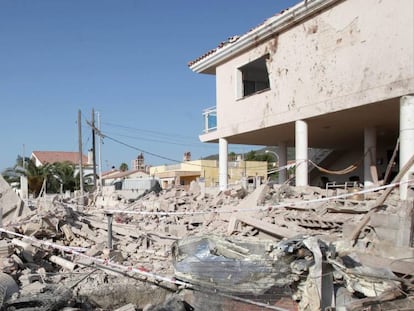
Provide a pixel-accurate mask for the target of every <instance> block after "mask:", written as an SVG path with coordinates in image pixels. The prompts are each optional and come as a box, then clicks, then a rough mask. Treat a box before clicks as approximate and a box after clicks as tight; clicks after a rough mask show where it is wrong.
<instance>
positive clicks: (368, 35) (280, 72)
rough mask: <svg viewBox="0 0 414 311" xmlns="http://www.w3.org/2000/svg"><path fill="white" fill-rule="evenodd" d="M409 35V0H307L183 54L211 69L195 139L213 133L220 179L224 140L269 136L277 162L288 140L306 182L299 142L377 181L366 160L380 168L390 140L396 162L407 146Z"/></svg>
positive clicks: (413, 9)
mask: <svg viewBox="0 0 414 311" xmlns="http://www.w3.org/2000/svg"><path fill="white" fill-rule="evenodd" d="M270 15H271V14H270ZM413 38H414V1H410V0H394V1H378V0H364V1H360V0H307V1H302V2H299V3H298V4H297V5H295V6H293V7H291V8H289V9H287V10H285V11H283V12H281V13H280V14H278V15H274V16H272V17H270V18H269V19H267V20H266V21H265V22H264V23H263V24H261V25H259V26H257V27H256V28H254V29H252V30H250V31H248V32H247V33H245V34H243V35H241V36H234V37H231V38H230V39H228V40H227V41H225V42H223V43H221V44H220V45H219V46H218V47H217V48H215V49H213V50H212V51H208V52H207V53H205V54H204V55H202V56H200V57H198V58H197V59H195V60H193V61H191V62H190V63H189V67H190V69H191V70H193V71H194V72H196V73H204V74H211V75H215V78H216V100H217V102H216V103H215V107H211V108H208V109H206V110H205V111H204V116H205V120H206V124H205V131H204V133H202V134H201V135H200V140H201V141H203V142H218V143H219V156H220V160H219V161H220V187H221V188H223V189H225V188H226V187H227V175H228V174H227V155H228V147H227V146H228V144H229V143H230V144H247V145H266V146H278V148H279V149H278V150H279V151H278V153H279V161H280V162H279V163H280V166H283V165H285V164H286V162H287V158H286V149H287V147H295V157H296V166H297V167H296V184H297V185H307V184H308V183H309V169H310V167H309V166H310V165H311V164H310V162H309V161H308V160H309V154H308V150H309V148H323V149H330V150H334V151H335V152H336V161H334V162H333V163H331V164H330V166H329V168H330V169H332V170H339V169H341V168H344V167H346V165H345V164H351V163H357V164H358V167H357V170H355V171H354V172H352V174H357V175H359V176H360V177H361V180H362V181H363V183H364V185H365V186H373V185H375V184H377V176H376V174H375V170H373V167H374V168H375V169H376V170H377V172H378V173H377V174H378V175H381V173H383V172H384V171H385V169H386V167H387V164H388V162H389V161H390V158H391V155H392V153H393V150H394V148H395V146H396V143H397V141H398V140H399V158H398V157H397V160H396V161H395V162H397V163H398V164H399V166H400V167H401V166H402V165H403V164H405V163H406V162H407V161H408V159H409V158H410V157H411V156H412V155H413V154H414V120H413V119H414V117H413V116H414V59H413V50H414V44H413ZM213 105H214V103H212V106H213ZM359 160H360V161H359ZM413 170H414V168H413V167H412V168H411V171H413ZM285 174H286V173H285V172H284V171H282V172H281V175H282V177H283V178H286V175H285ZM407 176H408V174H407V175H406V177H405V179H407V178H408V177H407ZM346 177H349V176H346ZM407 191H409V190H407V187H405V188H404V187H402V191H401V195H402V197H406V196H407Z"/></svg>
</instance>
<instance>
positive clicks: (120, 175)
mask: <svg viewBox="0 0 414 311" xmlns="http://www.w3.org/2000/svg"><path fill="white" fill-rule="evenodd" d="M149 176H150V175H149V174H148V173H146V172H144V171H142V170H129V171H120V170H112V171H109V172H105V173H102V182H103V186H111V185H114V183H115V182H117V181H123V180H126V179H131V180H132V179H139V178H148V177H149Z"/></svg>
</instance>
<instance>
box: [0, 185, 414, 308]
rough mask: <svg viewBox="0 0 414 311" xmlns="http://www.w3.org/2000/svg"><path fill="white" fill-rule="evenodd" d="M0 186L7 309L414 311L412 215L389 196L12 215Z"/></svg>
mask: <svg viewBox="0 0 414 311" xmlns="http://www.w3.org/2000/svg"><path fill="white" fill-rule="evenodd" d="M0 186H1V187H2V188H1V191H2V196H1V197H0V203H1V206H0V207H1V208H3V216H5V217H3V229H2V233H1V237H2V239H1V240H0V265H1V268H2V271H3V273H2V275H0V290H2V293H3V294H2V295H0V296H1V297H3V300H2V301H0V302H1V307H3V309H5V310H8V309H10V310H11V309H13V310H62V309H64V310H122V311H129V310H147V311H155V310H208V309H211V310H225V311H228V310H266V309H273V310H324V309H325V310H333V309H335V310H367V308H371V309H370V310H376V308H380V307H383V308H385V307H386V306H389V305H390V304H391V303H392V304H394V305H395V306H399V307H398V308H405V309H409V308H414V300H413V298H412V297H413V292H414V249H413V248H412V232H413V217H414V216H413V215H414V213H413V208H414V206H413V202H412V201H406V202H401V201H400V200H399V194H398V189H394V190H393V191H392V192H389V191H388V192H387V193H386V195H384V194H383V193H384V192H382V191H376V192H373V193H365V194H364V197H363V200H362V201H361V200H360V197H358V198H359V199H358V200H354V198H355V195H358V194H355V193H351V195H352V198H350V199H348V198H347V197H342V198H341V199H340V200H339V199H337V198H335V199H329V198H328V197H327V196H329V195H330V194H329V193H328V192H329V191H326V189H321V188H318V187H293V186H290V185H273V184H264V185H260V186H258V187H257V188H256V189H255V190H253V191H252V192H248V191H247V190H246V189H244V188H243V187H240V186H236V187H234V188H231V189H228V190H226V191H219V190H217V189H214V190H211V189H205V188H204V187H202V186H200V185H199V184H197V183H195V182H193V183H192V184H191V185H190V187H189V189H188V190H185V189H184V188H181V187H176V188H170V189H166V190H161V189H158V188H157V189H155V190H156V191H155V190H154V191H150V192H147V193H145V194H143V195H140V196H138V197H137V196H136V193H135V197H133V195H132V194H131V195H125V193H126V190H122V192H117V191H116V190H113V191H112V192H111V191H109V190H108V189H106V190H105V191H103V192H102V193H101V194H99V193H94V194H91V195H90V198H88V199H87V201H88V204H86V205H85V206H82V207H80V206H79V200H77V199H75V200H72V199H71V198H70V196H64V197H59V196H53V197H48V196H47V195H46V196H44V197H43V198H40V199H36V200H32V201H31V202H25V204H24V205H23V207H22V206H21V205H19V204H20V199H19V198H18V197H17V198H16V197H12V194H11V193H10V192H9V191H8V189H7V187H5V185H3V184H2V183H1V182H0ZM346 193H348V192H347V191H346V190H343V192H341V189H335V194H337V195H338V194H346ZM103 194H104V195H103ZM379 200H380V201H381V202H382V203H381V208H377V205H378V202H380V201H379ZM373 207H375V209H373ZM22 211H24V212H22ZM5 212H6V213H5ZM8 215H12V217H11V216H8ZM361 224H362V225H361ZM398 308H397V309H398Z"/></svg>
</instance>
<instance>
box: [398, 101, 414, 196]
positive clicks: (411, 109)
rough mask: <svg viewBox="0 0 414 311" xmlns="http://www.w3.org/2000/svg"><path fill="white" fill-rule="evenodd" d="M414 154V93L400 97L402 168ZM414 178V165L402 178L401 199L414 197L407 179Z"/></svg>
mask: <svg viewBox="0 0 414 311" xmlns="http://www.w3.org/2000/svg"><path fill="white" fill-rule="evenodd" d="M413 155H414V94H410V95H405V96H403V97H401V98H400V169H401V168H402V167H403V166H404V165H405V163H407V162H408V160H409V159H410V158H411V157H412V156H413ZM413 178H414V166H411V168H410V169H409V170H408V172H407V174H405V175H404V176H403V177H402V179H401V185H400V199H401V200H407V199H413V190H409V189H410V188H409V184H408V183H407V181H408V180H409V179H413Z"/></svg>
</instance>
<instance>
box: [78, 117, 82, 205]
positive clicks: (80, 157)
mask: <svg viewBox="0 0 414 311" xmlns="http://www.w3.org/2000/svg"><path fill="white" fill-rule="evenodd" d="M78 134H79V135H78V141H79V182H80V194H81V197H82V200H83V159H82V158H83V152H82V114H81V111H80V109H79V110H78ZM82 205H83V204H82Z"/></svg>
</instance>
